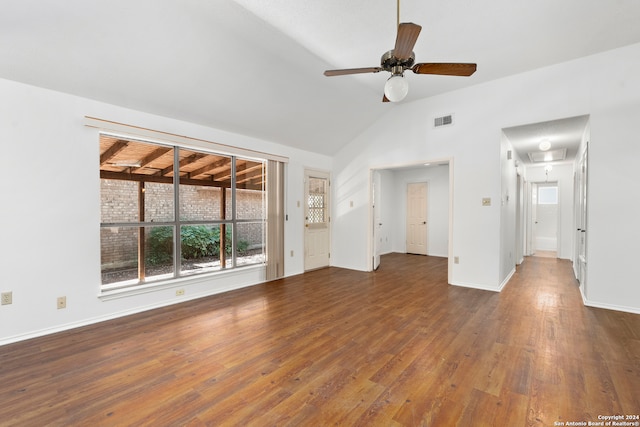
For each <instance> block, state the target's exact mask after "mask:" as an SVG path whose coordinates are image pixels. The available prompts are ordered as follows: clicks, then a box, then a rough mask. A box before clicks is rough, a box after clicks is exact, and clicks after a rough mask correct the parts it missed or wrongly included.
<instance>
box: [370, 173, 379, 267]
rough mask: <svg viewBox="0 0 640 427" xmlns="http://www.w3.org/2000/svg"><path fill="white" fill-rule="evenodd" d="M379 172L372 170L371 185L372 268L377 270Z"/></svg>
mask: <svg viewBox="0 0 640 427" xmlns="http://www.w3.org/2000/svg"><path fill="white" fill-rule="evenodd" d="M381 184H382V183H381V178H380V172H378V171H374V172H373V181H372V185H371V192H372V194H371V200H373V206H372V209H373V269H374V270H377V269H378V267H379V266H380V253H381V252H382V240H381V239H382V237H381V236H380V228H381V227H382V216H381V214H380V211H381V206H380V186H381Z"/></svg>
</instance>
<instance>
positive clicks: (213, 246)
mask: <svg viewBox="0 0 640 427" xmlns="http://www.w3.org/2000/svg"><path fill="white" fill-rule="evenodd" d="M225 235H226V241H225V253H226V254H227V255H231V227H226V231H225ZM172 242H173V228H172V227H153V228H152V229H151V233H150V234H149V237H148V239H147V245H148V250H147V254H146V261H147V262H148V263H149V264H151V265H159V264H166V263H168V262H170V261H171V258H172V255H173V243H172ZM180 243H181V245H182V246H181V251H182V258H183V259H197V258H203V257H219V256H220V228H219V227H211V226H208V225H187V226H184V227H182V230H181V233H180ZM236 248H237V251H238V253H239V254H244V253H245V252H246V251H247V249H248V248H249V242H247V241H246V240H239V241H238V242H237V243H236Z"/></svg>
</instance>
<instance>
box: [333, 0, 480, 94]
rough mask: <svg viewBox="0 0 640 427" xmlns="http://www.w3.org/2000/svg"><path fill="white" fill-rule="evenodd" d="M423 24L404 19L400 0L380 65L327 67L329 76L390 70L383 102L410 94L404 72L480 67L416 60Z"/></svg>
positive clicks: (461, 72)
mask: <svg viewBox="0 0 640 427" xmlns="http://www.w3.org/2000/svg"><path fill="white" fill-rule="evenodd" d="M421 29H422V27H421V26H420V25H417V24H414V23H412V22H403V23H400V0H398V34H397V36H396V45H395V47H394V48H393V50H390V51H388V52H385V53H384V54H383V55H382V58H381V59H380V66H379V67H367V68H347V69H342V70H326V71H325V72H324V75H325V76H329V77H330V76H342V75H346V74H363V73H378V72H380V71H388V72H390V73H391V77H389V79H388V80H387V83H386V84H385V85H384V96H383V97H382V101H383V102H389V101H391V102H399V101H402V100H403V99H404V97H405V96H407V93H408V92H409V84H408V83H407V80H406V79H405V78H404V72H405V71H406V70H411V71H413V72H414V73H415V74H437V75H444V76H470V75H472V74H473V73H474V72H475V71H476V64H467V63H442V62H439V63H438V62H435V63H434V62H419V63H417V64H414V62H415V54H414V53H413V47H414V46H415V44H416V41H417V40H418V35H420V30H421Z"/></svg>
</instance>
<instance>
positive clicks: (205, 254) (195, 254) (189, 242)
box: [180, 224, 232, 275]
mask: <svg viewBox="0 0 640 427" xmlns="http://www.w3.org/2000/svg"><path fill="white" fill-rule="evenodd" d="M221 229H224V233H225V237H224V238H221V236H220V234H221ZM231 230H232V227H231V224H224V225H222V224H215V225H204V224H202V225H184V226H182V227H181V228H180V240H181V245H182V246H181V248H182V260H181V267H180V274H182V275H186V274H199V273H207V272H211V271H216V270H220V269H221V268H222V267H221V257H220V255H221V254H220V247H221V244H223V243H224V245H225V247H226V251H223V252H224V253H223V254H222V259H223V261H224V262H225V266H229V267H230V266H231V235H232V233H231Z"/></svg>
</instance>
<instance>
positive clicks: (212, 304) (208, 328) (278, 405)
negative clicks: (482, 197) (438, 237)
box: [0, 254, 640, 427]
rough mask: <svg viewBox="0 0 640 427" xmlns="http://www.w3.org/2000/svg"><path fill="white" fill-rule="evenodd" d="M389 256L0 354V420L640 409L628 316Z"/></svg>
mask: <svg viewBox="0 0 640 427" xmlns="http://www.w3.org/2000/svg"><path fill="white" fill-rule="evenodd" d="M447 264H448V263H447V259H446V258H435V257H424V256H417V255H405V254H389V255H384V256H383V257H382V264H381V267H380V268H379V269H378V270H377V271H376V272H373V273H365V272H358V271H352V270H344V269H338V268H326V269H321V270H317V271H313V272H310V273H306V274H303V275H298V276H293V277H288V278H285V279H282V280H277V281H273V282H269V283H265V284H261V285H257V286H253V287H251V288H245V289H240V290H237V291H232V292H228V293H225V294H221V295H215V296H212V297H207V298H202V299H199V300H194V301H189V302H185V303H182V304H178V305H174V306H170V307H164V308H160V309H157V310H153V311H149V312H145V313H140V314H136V315H133V316H127V317H124V318H119V319H114V320H111V321H108V322H103V323H100V324H96V325H91V326H87V327H83V328H78V329H75V330H71V331H67V332H62V333H59V334H54V335H49V336H45V337H41V338H36V339H32V340H28V341H24V342H19V343H15V344H11V345H6V346H2V347H0V426H25V425H26V426H31V425H37V426H39V425H53V426H69V425H72V426H75V425H79V426H84V425H92V426H93V425H101V426H119V425H143V426H146V425H149V426H165V425H166V426H175V425H178V426H183V425H184V426H192V427H201V426H236V425H238V426H314V427H315V426H324V425H343V426H351V425H353V426H389V427H400V426H423V425H424V426H432V425H437V426H440V425H446V426H449V425H461V426H462V425H474V426H484V425H487V426H489V425H491V426H493V425H554V423H555V422H558V423H559V422H566V421H570V420H573V421H584V422H588V421H597V416H598V415H599V414H636V413H639V412H640V387H638V384H640V315H634V314H629V313H621V312H615V311H610V310H603V309H595V308H588V307H584V305H583V303H582V298H581V295H580V292H579V289H578V287H577V284H576V281H575V279H574V278H573V273H572V267H571V264H570V263H569V262H567V261H563V260H559V259H556V258H527V259H526V261H525V262H524V264H523V265H521V266H519V267H518V269H517V271H516V273H515V274H514V276H513V277H512V279H511V280H510V282H509V283H508V284H507V285H506V287H505V288H504V289H503V291H502V292H501V293H495V292H489V291H482V290H477V289H470V288H462V287H456V286H450V285H448V284H447Z"/></svg>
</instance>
